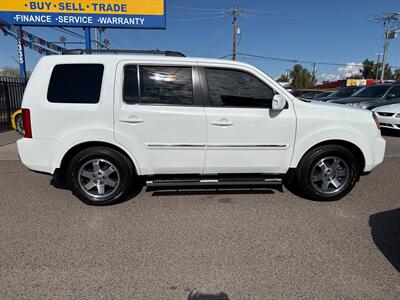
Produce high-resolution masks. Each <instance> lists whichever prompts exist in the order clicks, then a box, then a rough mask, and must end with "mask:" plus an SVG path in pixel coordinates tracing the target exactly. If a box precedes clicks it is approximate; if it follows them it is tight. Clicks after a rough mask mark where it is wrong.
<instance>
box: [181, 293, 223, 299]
mask: <svg viewBox="0 0 400 300" xmlns="http://www.w3.org/2000/svg"><path fill="white" fill-rule="evenodd" d="M187 300H229V297H228V295H227V294H225V293H219V294H203V293H199V292H196V291H193V292H191V293H190V294H189V296H188V298H187Z"/></svg>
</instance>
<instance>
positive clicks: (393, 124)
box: [373, 103, 400, 130]
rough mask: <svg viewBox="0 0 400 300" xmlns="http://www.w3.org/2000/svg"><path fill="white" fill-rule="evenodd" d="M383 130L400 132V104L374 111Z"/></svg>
mask: <svg viewBox="0 0 400 300" xmlns="http://www.w3.org/2000/svg"><path fill="white" fill-rule="evenodd" d="M373 111H374V112H375V113H376V114H377V116H378V118H379V123H380V124H381V127H382V128H390V129H397V130H400V104H399V103H398V104H391V105H385V106H379V107H377V108H375V109H374V110H373Z"/></svg>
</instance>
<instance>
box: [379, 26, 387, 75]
mask: <svg viewBox="0 0 400 300" xmlns="http://www.w3.org/2000/svg"><path fill="white" fill-rule="evenodd" d="M388 23H389V22H387V21H385V41H384V43H383V59H382V71H381V82H383V81H384V80H385V71H386V61H387V49H388V46H389V28H388V26H389V24H388Z"/></svg>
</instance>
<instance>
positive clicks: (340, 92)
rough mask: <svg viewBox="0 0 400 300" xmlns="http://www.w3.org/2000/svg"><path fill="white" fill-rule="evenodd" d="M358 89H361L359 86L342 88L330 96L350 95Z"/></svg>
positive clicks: (342, 96) (343, 96)
mask: <svg viewBox="0 0 400 300" xmlns="http://www.w3.org/2000/svg"><path fill="white" fill-rule="evenodd" d="M357 90H359V88H358V87H346V88H341V89H339V90H337V91H336V92H334V93H333V94H332V95H331V96H330V97H337V98H345V97H350V96H351V95H353V94H354V92H356V91H357Z"/></svg>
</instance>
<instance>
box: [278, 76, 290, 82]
mask: <svg viewBox="0 0 400 300" xmlns="http://www.w3.org/2000/svg"><path fill="white" fill-rule="evenodd" d="M276 81H277V82H289V81H290V78H289V76H288V75H287V74H282V75H281V76H280V77H279V78H278V79H277V80H276Z"/></svg>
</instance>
